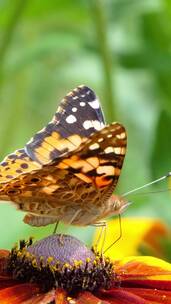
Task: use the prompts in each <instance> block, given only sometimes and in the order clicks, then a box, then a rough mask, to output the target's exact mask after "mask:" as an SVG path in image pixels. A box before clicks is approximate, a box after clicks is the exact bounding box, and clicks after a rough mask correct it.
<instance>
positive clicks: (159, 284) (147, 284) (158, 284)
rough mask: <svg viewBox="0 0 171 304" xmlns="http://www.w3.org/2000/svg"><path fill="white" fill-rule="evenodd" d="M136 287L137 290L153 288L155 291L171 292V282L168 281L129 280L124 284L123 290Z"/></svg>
mask: <svg viewBox="0 0 171 304" xmlns="http://www.w3.org/2000/svg"><path fill="white" fill-rule="evenodd" d="M131 286H133V287H136V288H138V289H139V288H141V287H143V288H153V289H159V290H169V291H170V292H171V281H167V280H148V279H147V280H143V279H142V280H138V279H134V280H131V279H130V280H127V281H123V282H122V288H124V289H125V287H131Z"/></svg>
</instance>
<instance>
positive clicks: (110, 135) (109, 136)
mask: <svg viewBox="0 0 171 304" xmlns="http://www.w3.org/2000/svg"><path fill="white" fill-rule="evenodd" d="M112 136H113V135H112V134H108V135H107V137H108V138H111V137H112ZM116 136H117V135H116Z"/></svg>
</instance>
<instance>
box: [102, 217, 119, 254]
mask: <svg viewBox="0 0 171 304" xmlns="http://www.w3.org/2000/svg"><path fill="white" fill-rule="evenodd" d="M118 220H119V236H118V237H117V239H116V240H115V241H114V242H113V243H112V244H110V245H109V246H108V247H107V248H106V249H105V250H104V252H103V253H105V252H106V251H108V250H109V249H110V248H111V247H112V246H113V245H115V244H116V243H117V242H118V241H119V240H120V239H121V237H122V224H121V215H120V214H118Z"/></svg>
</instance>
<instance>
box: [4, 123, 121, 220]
mask: <svg viewBox="0 0 171 304" xmlns="http://www.w3.org/2000/svg"><path fill="white" fill-rule="evenodd" d="M125 152H126V132H125V129H124V127H123V126H122V125H120V124H119V123H114V124H111V125H109V126H106V127H105V128H104V129H102V130H100V131H97V132H96V133H94V134H93V135H91V136H90V138H89V139H88V140H87V141H86V142H85V143H84V144H82V145H81V146H80V147H79V148H78V149H77V150H76V151H75V152H74V153H70V155H68V157H66V158H65V157H63V158H61V159H56V160H55V161H54V162H52V163H51V164H47V165H44V166H43V167H42V169H41V170H34V171H31V172H29V173H26V174H22V175H20V176H19V177H18V178H16V179H13V180H12V182H10V183H6V185H4V188H3V190H2V191H1V192H0V196H1V195H6V196H8V198H9V200H11V201H13V202H16V204H17V205H18V206H19V208H20V209H22V210H24V211H29V212H30V213H33V214H37V215H40V216H42V215H43V216H45V217H49V216H50V217H53V221H54V218H55V217H56V218H57V219H58V220H63V218H64V217H65V222H70V221H71V217H72V214H73V213H74V214H76V213H77V211H78V210H81V212H82V213H83V217H84V214H86V212H87V210H90V211H91V212H90V214H92V213H93V212H94V213H95V214H96V213H98V210H99V212H100V210H101V208H102V206H103V204H104V203H105V201H106V200H107V199H108V198H109V197H110V195H111V194H112V192H113V190H114V189H115V186H116V184H117V181H118V178H119V175H120V171H121V168H122V165H123V161H124V156H125ZM16 187H17V191H18V192H17V195H16V194H15V192H14V193H13V190H14V189H16ZM71 210H72V211H71ZM93 210H94V211H93ZM82 221H83V219H82Z"/></svg>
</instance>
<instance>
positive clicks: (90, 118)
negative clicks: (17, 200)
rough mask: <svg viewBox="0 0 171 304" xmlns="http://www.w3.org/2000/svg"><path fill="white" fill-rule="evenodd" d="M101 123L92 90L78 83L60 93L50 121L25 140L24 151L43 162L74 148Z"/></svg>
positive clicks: (98, 127) (99, 126) (102, 118)
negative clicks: (60, 97) (64, 92)
mask: <svg viewBox="0 0 171 304" xmlns="http://www.w3.org/2000/svg"><path fill="white" fill-rule="evenodd" d="M104 124H105V122H104V117H103V113H102V110H101V107H100V104H99V101H98V98H97V97H96V95H95V93H94V92H93V91H92V90H91V89H90V88H88V87H86V86H79V87H77V88H76V89H74V90H73V91H71V92H70V93H69V94H68V95H66V96H65V97H64V99H63V100H62V101H61V103H60V105H59V107H58V109H57V112H56V113H55V116H54V117H53V119H52V121H51V122H50V123H48V125H47V126H46V127H45V128H43V129H42V130H41V131H40V132H38V133H37V134H36V135H35V136H34V137H33V138H32V139H31V140H30V141H29V143H27V145H26V148H25V149H26V153H27V154H28V156H29V157H30V158H31V159H32V160H35V161H37V162H39V163H41V164H47V163H49V162H50V161H52V160H54V159H55V158H58V157H61V156H63V155H66V154H67V153H69V152H70V151H73V150H76V149H77V148H78V147H79V145H80V144H81V143H82V142H84V141H85V140H86V139H87V138H88V137H89V136H90V135H91V134H92V133H94V132H96V131H97V130H100V129H102V128H103V127H104Z"/></svg>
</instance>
